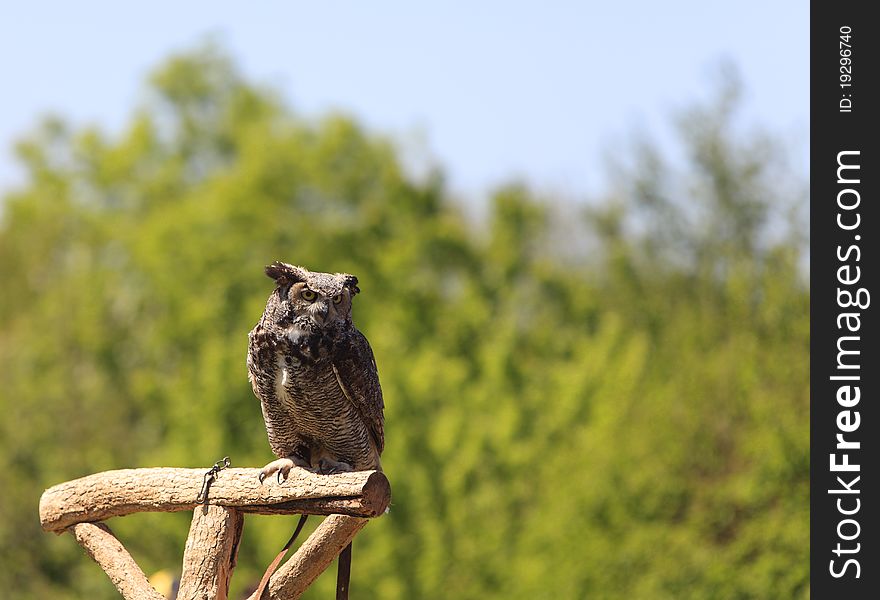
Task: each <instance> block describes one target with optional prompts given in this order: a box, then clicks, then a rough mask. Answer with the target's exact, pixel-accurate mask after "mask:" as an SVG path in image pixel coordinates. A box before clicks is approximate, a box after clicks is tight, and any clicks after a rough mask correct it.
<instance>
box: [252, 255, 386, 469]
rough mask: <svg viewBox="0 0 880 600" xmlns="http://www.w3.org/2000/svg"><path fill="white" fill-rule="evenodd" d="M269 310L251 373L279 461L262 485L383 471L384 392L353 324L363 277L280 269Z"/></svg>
mask: <svg viewBox="0 0 880 600" xmlns="http://www.w3.org/2000/svg"><path fill="white" fill-rule="evenodd" d="M266 275H268V276H269V277H271V278H272V279H274V280H275V290H274V291H273V292H272V293H271V294H270V295H269V300H268V301H267V302H266V310H265V311H264V312H263V316H262V317H261V318H260V321H259V323H257V325H256V326H255V327H254V329H253V330H252V331H251V332H250V334H249V336H248V338H249V344H248V356H247V366H248V373H249V379H250V382H251V386H252V387H253V389H254V394H256V396H257V398H259V400H260V404H261V406H262V411H263V420H264V421H265V423H266V432H267V433H268V435H269V445H270V446H271V447H272V452H274V453H275V456H277V457H278V460H275V461H272V462H270V463H269V464H267V465H266V466H265V467H263V469H262V470H261V471H260V482H262V481H264V480H265V479H266V478H267V477H270V476H271V475H273V474H277V478H278V481H279V482H280V481H282V480H284V479H287V477H288V474H289V473H290V470H291V469H292V468H293V467H294V466H298V467H303V468H305V469H308V470H310V471H313V472H317V473H325V474H327V473H337V472H342V471H362V470H370V469H376V470H381V468H382V465H381V463H380V462H379V455H380V454H382V450H383V448H384V446H385V433H384V427H385V419H384V414H383V411H384V402H383V400H382V388H381V387H380V386H379V375H378V371H377V369H376V361H375V359H374V358H373V351H372V349H371V348H370V344H369V342H367V338H366V337H364V335H363V334H362V333H361V332H360V331H358V330H357V328H355V326H354V324H353V323H352V320H351V303H352V299H353V298H354V296H355V295H356V294H357V293H358V292H360V290H359V289H358V280H357V277H355V276H353V275H349V274H346V273H333V274H331V273H317V272H312V271H309V270H308V269H305V268H303V267H296V266H293V265H290V264H287V263H283V262H274V263H272V264H271V265H269V266H268V267H266Z"/></svg>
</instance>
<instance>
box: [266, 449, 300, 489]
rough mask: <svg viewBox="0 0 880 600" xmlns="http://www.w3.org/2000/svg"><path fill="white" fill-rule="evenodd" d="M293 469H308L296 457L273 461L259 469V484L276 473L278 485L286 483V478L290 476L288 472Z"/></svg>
mask: <svg viewBox="0 0 880 600" xmlns="http://www.w3.org/2000/svg"><path fill="white" fill-rule="evenodd" d="M293 467H308V464H307V463H305V461H302V460H301V459H299V457H296V456H292V457H291V456H289V457H287V458H279V459H278V460H273V461H272V462H270V463H269V464H268V465H266V466H265V467H263V468H262V469H260V483H263V481H265V480H266V478H267V477H271V476H272V474H273V473H277V478H278V483H282V482H284V481H287V477H288V475H290V470H291V469H292V468H293Z"/></svg>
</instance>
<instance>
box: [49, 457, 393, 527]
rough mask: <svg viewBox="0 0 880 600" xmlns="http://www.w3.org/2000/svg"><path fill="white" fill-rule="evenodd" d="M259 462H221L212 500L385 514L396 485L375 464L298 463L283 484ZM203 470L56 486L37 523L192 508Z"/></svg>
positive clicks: (268, 509) (107, 476) (118, 474)
mask: <svg viewBox="0 0 880 600" xmlns="http://www.w3.org/2000/svg"><path fill="white" fill-rule="evenodd" d="M259 472H260V470H259V469H242V468H237V469H224V470H223V471H221V472H220V473H219V474H218V475H217V478H216V479H215V480H214V481H213V483H212V484H211V487H210V489H209V493H208V503H209V504H212V505H220V506H226V507H230V508H236V509H237V510H239V511H241V512H247V513H257V514H291V513H304V514H316V515H329V514H342V515H349V516H354V517H376V516H379V515H381V514H382V513H383V512H384V511H385V509H386V508H387V507H388V504H389V502H390V501H391V486H390V484H389V483H388V479H387V478H386V477H385V475H384V474H383V473H381V472H378V471H357V472H354V473H338V474H335V475H318V474H315V473H311V472H309V471H306V470H304V469H294V470H292V471H291V472H290V477H289V478H288V480H287V481H286V482H284V483H281V484H279V483H278V482H277V481H275V480H274V479H271V480H267V481H266V482H265V483H263V484H260V482H259V479H258V475H259ZM204 475H205V470H203V469H175V468H168V467H157V468H148V469H122V470H118V471H105V472H103V473H96V474H94V475H88V476H86V477H82V478H80V479H74V480H72V481H67V482H65V483H61V484H58V485H56V486H53V487H51V488H49V489H48V490H46V491H45V492H43V495H42V497H41V498H40V524H41V525H42V527H43V529H45V530H46V531H54V532H57V533H61V532H62V531H64V530H65V529H67V528H68V527H70V526H71V525H75V524H76V523H82V522H86V521H103V520H105V519H109V518H110V517H118V516H123V515H128V514H132V513H136V512H145V511H150V512H174V511H181V510H192V509H193V508H195V507H196V506H197V504H196V498H197V497H198V494H199V491H200V490H201V488H202V483H203V480H204Z"/></svg>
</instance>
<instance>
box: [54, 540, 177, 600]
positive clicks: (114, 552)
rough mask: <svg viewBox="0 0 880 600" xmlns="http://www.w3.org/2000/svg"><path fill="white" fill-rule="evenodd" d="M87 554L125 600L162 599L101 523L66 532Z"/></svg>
mask: <svg viewBox="0 0 880 600" xmlns="http://www.w3.org/2000/svg"><path fill="white" fill-rule="evenodd" d="M69 531H70V532H71V533H72V534H73V537H75V538H76V541H77V542H79V545H80V546H82V547H83V549H85V551H86V553H87V554H88V555H89V556H91V557H92V559H93V560H94V561H95V562H96V563H98V565H99V566H100V567H101V568H102V569H104V572H105V573H107V577H109V578H110V581H112V582H113V585H115V586H116V589H117V590H119V593H120V594H122V597H123V598H125V600H165V596H163V595H162V594H160V593H159V592H157V591H156V590H155V589H154V588H153V586H151V585H150V582H149V581H147V576H146V575H144V572H143V571H142V570H141V568H140V567H139V566H138V565H137V563H136V562H135V561H134V559H133V558H132V557H131V554H129V553H128V551H127V550H126V549H125V548H124V547H123V546H122V543H121V542H120V541H119V540H118V539H117V538H116V536H115V535H113V532H112V531H110V528H109V527H107V526H106V525H105V524H104V523H79V524H77V525H74V526H73V527H71V528H70V530H69Z"/></svg>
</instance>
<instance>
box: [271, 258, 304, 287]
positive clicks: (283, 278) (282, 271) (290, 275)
mask: <svg viewBox="0 0 880 600" xmlns="http://www.w3.org/2000/svg"><path fill="white" fill-rule="evenodd" d="M266 275H268V276H269V277H271V278H272V279H274V280H275V282H276V283H277V284H278V285H289V284H291V283H296V282H298V281H303V280H304V279H305V273H303V269H302V267H295V266H293V265H289V264H287V263H285V262H281V261H279V260H276V261H275V262H273V263H272V264H271V265H268V266H267V267H266Z"/></svg>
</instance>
